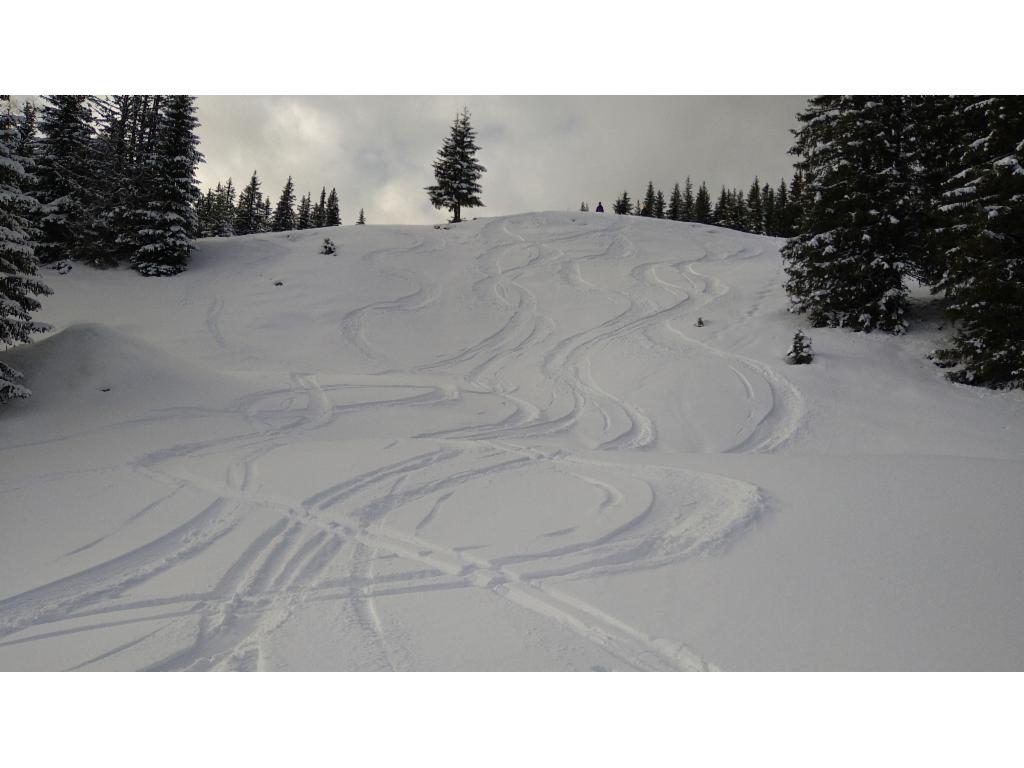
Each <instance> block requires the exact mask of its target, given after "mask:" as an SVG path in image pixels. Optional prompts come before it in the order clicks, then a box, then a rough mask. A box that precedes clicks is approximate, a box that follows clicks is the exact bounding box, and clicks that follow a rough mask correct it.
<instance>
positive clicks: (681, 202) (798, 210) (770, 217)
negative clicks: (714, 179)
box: [581, 171, 806, 237]
mask: <svg viewBox="0 0 1024 768" xmlns="http://www.w3.org/2000/svg"><path fill="white" fill-rule="evenodd" d="M804 190H805V184H804V178H803V173H802V172H801V171H797V172H796V173H795V174H794V175H793V180H792V182H791V183H790V184H789V185H787V184H786V181H785V179H782V180H780V181H779V184H778V186H777V187H772V186H771V185H770V184H761V181H760V179H758V178H757V177H756V176H755V177H754V181H753V183H751V185H750V188H749V189H748V190H747V191H746V192H744V191H743V190H742V189H726V188H725V187H724V186H723V187H722V189H721V192H720V193H719V195H718V199H717V201H716V202H715V203H714V204H712V202H711V193H710V192H709V191H708V185H707V182H704V181H702V182H701V183H700V186H699V187H697V189H696V191H694V187H693V182H692V181H691V180H690V177H687V178H686V182H685V184H684V185H683V187H682V188H681V189H680V186H679V183H678V182H676V184H675V186H674V187H673V188H672V192H671V193H670V194H669V197H668V200H667V201H666V199H665V195H664V193H663V192H662V191H661V190H660V189H659V190H657V191H655V189H654V183H653V182H648V183H647V191H646V192H645V193H644V195H643V197H637V198H636V200H635V201H634V200H632V199H631V198H630V196H629V192H623V193H622V195H621V196H620V197H619V199H618V200H616V201H615V204H614V206H613V207H612V210H613V211H614V212H615V213H618V214H623V215H625V214H629V215H632V216H649V217H652V218H657V219H670V220H672V221H693V222H697V223H700V224H714V225H716V226H719V227H728V228H729V229H737V230H740V231H742V232H751V233H753V234H757V235H772V236H774V237H792V236H793V235H795V234H796V233H797V231H798V226H799V222H800V220H801V217H802V212H803V207H804V205H805V203H806V201H805V199H804ZM581 210H582V206H581Z"/></svg>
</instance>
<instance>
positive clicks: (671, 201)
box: [665, 182, 683, 221]
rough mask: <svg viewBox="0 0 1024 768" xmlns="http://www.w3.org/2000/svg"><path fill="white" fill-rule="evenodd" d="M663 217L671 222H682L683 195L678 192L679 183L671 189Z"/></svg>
mask: <svg viewBox="0 0 1024 768" xmlns="http://www.w3.org/2000/svg"><path fill="white" fill-rule="evenodd" d="M665 215H666V216H667V217H668V218H670V219H671V220H672V221H682V220H683V193H682V192H680V191H679V182H676V185H675V186H674V187H672V194H671V195H669V198H668V209H667V210H666V211H665Z"/></svg>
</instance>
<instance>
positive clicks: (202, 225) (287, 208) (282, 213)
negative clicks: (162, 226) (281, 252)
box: [196, 171, 341, 237]
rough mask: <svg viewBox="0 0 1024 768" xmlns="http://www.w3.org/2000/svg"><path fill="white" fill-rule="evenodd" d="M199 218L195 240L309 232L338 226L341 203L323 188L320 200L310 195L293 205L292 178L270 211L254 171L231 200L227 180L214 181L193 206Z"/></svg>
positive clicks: (231, 189) (231, 188) (232, 192)
mask: <svg viewBox="0 0 1024 768" xmlns="http://www.w3.org/2000/svg"><path fill="white" fill-rule="evenodd" d="M196 214H197V216H198V219H199V228H198V235H199V237H231V236H232V235H250V234H253V233H254V232H286V231H288V230H292V229H313V228H315V227H337V226H340V225H341V204H340V202H339V201H338V192H337V190H336V189H333V188H332V189H331V191H330V194H328V193H327V188H326V187H323V188H321V190H320V199H319V200H318V201H317V202H315V203H314V202H313V197H312V195H311V194H310V193H308V192H307V193H306V194H305V195H303V196H302V197H301V198H300V199H299V203H298V207H296V204H295V184H294V183H293V182H292V177H291V176H289V177H288V181H287V182H286V183H285V185H284V189H282V190H281V195H280V197H279V198H278V200H277V206H276V207H274V208H273V209H271V207H270V196H269V195H267V196H264V195H263V192H262V191H261V189H260V180H259V176H258V175H257V173H256V171H253V172H252V178H250V179H249V183H248V184H246V186H245V188H244V189H242V191H241V192H240V193H238V199H237V201H236V200H235V186H234V182H232V180H231V179H228V180H227V183H223V182H218V183H217V186H216V187H214V188H213V189H209V190H207V192H206V194H205V195H203V196H202V197H201V198H200V199H199V202H198V203H197V204H196Z"/></svg>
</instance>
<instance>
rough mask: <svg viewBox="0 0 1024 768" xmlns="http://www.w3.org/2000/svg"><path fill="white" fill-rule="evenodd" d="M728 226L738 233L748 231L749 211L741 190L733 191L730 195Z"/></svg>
mask: <svg viewBox="0 0 1024 768" xmlns="http://www.w3.org/2000/svg"><path fill="white" fill-rule="evenodd" d="M729 199H730V202H731V209H730V214H731V216H730V226H731V227H732V228H733V229H736V230H739V231H740V232H749V231H750V211H749V210H748V208H747V201H746V198H744V197H743V190H742V189H734V190H732V193H731V194H730V198H729Z"/></svg>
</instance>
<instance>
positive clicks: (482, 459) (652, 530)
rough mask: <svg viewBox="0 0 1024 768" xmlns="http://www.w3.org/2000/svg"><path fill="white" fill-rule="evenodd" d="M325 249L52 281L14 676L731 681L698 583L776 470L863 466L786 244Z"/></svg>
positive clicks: (38, 359) (624, 231) (25, 438)
mask: <svg viewBox="0 0 1024 768" xmlns="http://www.w3.org/2000/svg"><path fill="white" fill-rule="evenodd" d="M322 237H323V233H322V232H320V231H318V230H317V231H311V232H293V233H283V234H280V235H256V236H248V237H242V238H231V239H223V240H217V239H214V240H206V241H203V242H202V243H201V247H200V250H199V252H198V253H197V255H196V257H195V259H194V263H193V266H192V268H191V269H190V270H189V271H188V272H186V273H184V274H183V275H181V276H179V277H176V278H173V279H162V280H152V279H151V280H146V279H143V278H139V277H138V276H136V275H133V274H131V273H129V272H108V273H97V272H93V271H92V270H88V269H87V268H84V267H79V268H76V270H75V271H74V272H73V273H72V274H71V275H69V276H67V278H61V279H59V280H58V281H57V285H56V286H55V287H57V288H58V294H57V296H56V297H54V300H53V301H52V302H51V303H50V304H49V305H48V307H47V313H48V314H47V315H46V316H44V318H43V319H45V320H48V321H50V322H52V323H54V324H55V325H56V326H57V327H58V328H59V329H61V330H60V332H58V333H57V334H55V335H53V336H52V337H51V338H49V339H43V340H41V341H39V342H38V343H36V344H34V345H32V346H29V347H25V348H21V349H18V350H14V351H13V352H9V353H7V354H9V355H13V356H16V357H17V361H16V362H17V366H16V367H19V368H20V369H22V370H24V371H26V373H27V374H28V375H29V376H30V386H32V387H33V388H34V389H36V397H35V398H33V399H32V400H29V401H27V402H25V403H16V404H14V405H13V406H11V407H10V408H9V409H8V410H7V411H6V412H4V413H2V414H0V461H2V464H0V505H2V509H3V516H2V517H0V526H2V530H3V532H4V536H3V541H4V544H3V554H4V556H5V557H4V558H3V562H4V565H3V566H2V567H3V571H2V575H3V581H2V582H0V586H2V589H0V668H6V669H22V668H34V667H38V668H44V669H150V670H214V669H220V670H254V669H365V670H415V669H623V670H703V669H714V668H716V667H719V666H726V667H728V666H730V664H728V663H723V662H722V661H721V660H720V659H719V658H718V657H717V654H716V647H715V645H716V643H717V640H716V641H715V642H701V643H694V642H693V640H692V639H691V638H692V637H694V636H701V637H706V636H707V635H708V631H707V626H708V622H707V618H706V616H705V617H702V618H697V616H698V615H699V614H700V610H697V611H695V612H694V614H693V617H692V619H691V620H688V619H687V616H686V615H685V614H684V613H681V612H680V610H679V609H678V607H677V606H676V601H675V600H674V598H673V591H678V592H679V593H680V594H682V593H683V592H684V591H685V590H684V587H685V586H686V585H684V584H682V583H679V582H677V581H676V579H677V578H678V576H677V575H678V574H679V573H681V572H682V570H681V569H685V568H687V567H690V566H688V565H687V564H689V563H696V562H713V563H716V564H717V563H720V564H721V565H722V566H723V567H725V568H726V570H728V565H729V562H730V560H731V559H736V563H737V568H738V569H739V570H738V572H742V568H743V566H742V563H741V561H740V560H738V559H737V558H738V557H739V554H733V549H734V548H733V547H732V546H731V545H733V544H735V543H737V542H740V543H742V542H745V541H748V540H750V539H751V538H754V539H756V538H757V536H758V534H757V532H754V531H751V529H752V526H754V525H755V524H757V523H758V521H759V520H761V519H762V516H763V515H764V513H765V512H766V511H772V515H769V517H772V516H773V515H774V514H775V513H780V514H781V512H780V509H784V506H783V507H780V502H779V498H778V497H779V495H780V494H781V495H782V496H785V495H786V493H787V492H788V491H787V488H785V487H780V488H778V489H776V488H771V489H770V490H765V487H764V483H762V482H755V481H753V480H751V477H754V476H759V472H758V467H759V466H761V464H759V462H764V461H770V462H774V464H773V466H778V467H780V468H788V467H789V464H788V463H787V462H791V461H793V459H791V458H789V456H790V455H792V452H793V451H794V450H796V449H797V448H799V447H800V446H801V445H803V446H804V449H805V450H817V451H820V450H822V448H821V445H820V442H821V441H822V440H823V439H824V438H822V437H821V436H822V435H827V439H828V441H829V444H828V448H829V450H830V451H831V452H834V453H835V454H836V455H840V454H842V453H843V452H844V451H845V452H848V451H854V452H856V451H858V450H863V449H862V448H861V447H859V446H857V445H852V444H851V445H848V446H845V447H844V446H836V445H834V444H833V442H832V441H833V440H834V438H833V436H832V435H831V433H829V431H828V429H827V427H823V428H819V429H815V428H812V427H813V426H814V425H813V423H811V422H810V421H809V414H810V413H812V412H813V411H814V410H815V408H814V407H812V406H809V405H808V396H807V394H806V393H805V391H804V390H803V389H802V388H801V387H800V386H798V384H797V383H796V382H795V381H794V380H792V379H791V377H790V374H791V372H792V369H790V370H785V369H784V367H783V366H782V365H781V364H780V363H781V354H780V352H779V351H780V350H782V349H784V348H785V344H786V341H787V336H788V335H789V334H790V332H791V331H790V329H791V327H792V322H791V321H790V320H789V319H788V318H787V317H786V316H785V315H784V313H783V312H782V308H783V305H782V302H781V301H780V299H781V294H780V293H779V290H778V283H779V280H780V271H781V270H780V263H779V261H778V254H777V248H778V244H779V243H778V241H774V240H771V239H768V238H758V237H754V236H749V235H743V234H740V233H734V232H729V231H727V230H721V229H717V228H713V227H705V226H702V225H694V224H677V223H674V222H654V221H652V222H642V221H637V220H635V219H632V218H631V217H619V216H611V215H604V216H602V215H596V214H594V215H589V214H578V215H572V214H562V213H544V214H530V215H524V216H517V217H508V218H498V219H487V220H481V221H474V222H466V223H464V224H461V225H458V226H455V227H452V228H451V229H448V230H434V229H431V228H427V227H365V228H364V227H358V228H348V227H345V228H340V229H334V230H332V231H331V237H332V239H333V240H334V241H335V242H336V243H337V244H338V253H337V255H335V256H331V255H323V254H320V253H319V252H318V245H319V242H320V240H321V239H322ZM697 317H703V318H704V319H705V321H706V323H707V324H706V325H705V326H704V327H702V328H696V327H694V326H695V322H696V319H697ZM766 340H767V343H766ZM826 364H827V363H826ZM819 370H820V369H819ZM799 373H801V375H806V374H805V373H804V372H799ZM938 386H941V387H944V389H942V390H941V392H945V393H948V392H952V391H953V390H951V389H950V388H949V387H948V385H943V384H939V385H938ZM935 392H937V393H938V392H940V390H938V389H936V390H935ZM936 396H938V397H941V396H943V395H941V394H937V395H936ZM814 398H815V402H821V400H822V398H821V397H820V396H819V395H818V394H817V393H815V395H814ZM1012 406H1013V403H1012V402H1011V401H1009V400H1006V399H1003V400H997V401H994V404H989V405H987V406H984V407H987V408H988V409H989V410H990V411H993V414H992V415H993V417H996V416H997V414H995V411H994V409H995V408H998V407H1012ZM819 408H820V406H819ZM925 437H927V436H925ZM1018 438H1019V433H1013V434H1012V435H1007V436H1005V438H1004V444H1005V446H1009V449H1010V450H1012V447H1013V446H1014V445H1016V443H1015V442H1014V441H1016V440H1018ZM815 441H818V443H815ZM978 442H979V445H984V446H986V448H982V449H977V450H982V451H984V450H990V451H995V452H996V454H997V455H999V452H1000V451H1001V450H1003V449H1004V447H1005V446H1004V445H994V444H993V443H992V442H991V441H985V440H981V441H978ZM794 446H796V448H794ZM964 450H966V451H967V452H968V454H970V455H973V454H971V451H972V450H975V449H972V447H971V446H970V445H967V444H966V443H965V447H964ZM903 451H904V452H905V453H906V452H909V453H913V452H915V451H919V452H920V453H926V452H927V451H925V450H924V447H921V448H918V447H915V446H904V447H903ZM986 455H987V454H986ZM744 456H747V457H750V458H749V460H744V459H743V457H744ZM709 461H710V463H709ZM772 478H773V475H772V474H771V473H769V481H771V480H772ZM768 484H769V485H770V484H771V482H769V483H768ZM637 580H639V582H637ZM666 580H667V581H666ZM633 583H644V584H647V585H648V586H649V590H648V592H649V594H648V596H647V597H646V598H645V599H644V601H642V602H641V603H639V604H638V603H637V602H636V601H635V600H633V599H630V600H629V601H627V602H623V601H622V599H621V598H619V597H617V596H616V594H617V590H620V589H624V588H626V586H627V585H630V584H633ZM666 584H668V585H671V588H669V589H668V590H667V591H666ZM595 588H598V593H595V591H594V590H595ZM602 590H604V591H605V594H606V596H603V595H602V594H599V593H600V592H601V591H602ZM707 594H708V596H709V604H712V605H713V603H714V597H713V595H712V592H711V591H710V590H709V591H708V593H707ZM700 609H701V610H705V611H706V608H705V607H704V606H700ZM712 634H713V633H712ZM755 652H757V653H759V652H762V649H761V648H760V647H758V646H755ZM739 665H741V666H742V660H740V664H739ZM796 666H799V665H796Z"/></svg>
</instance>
